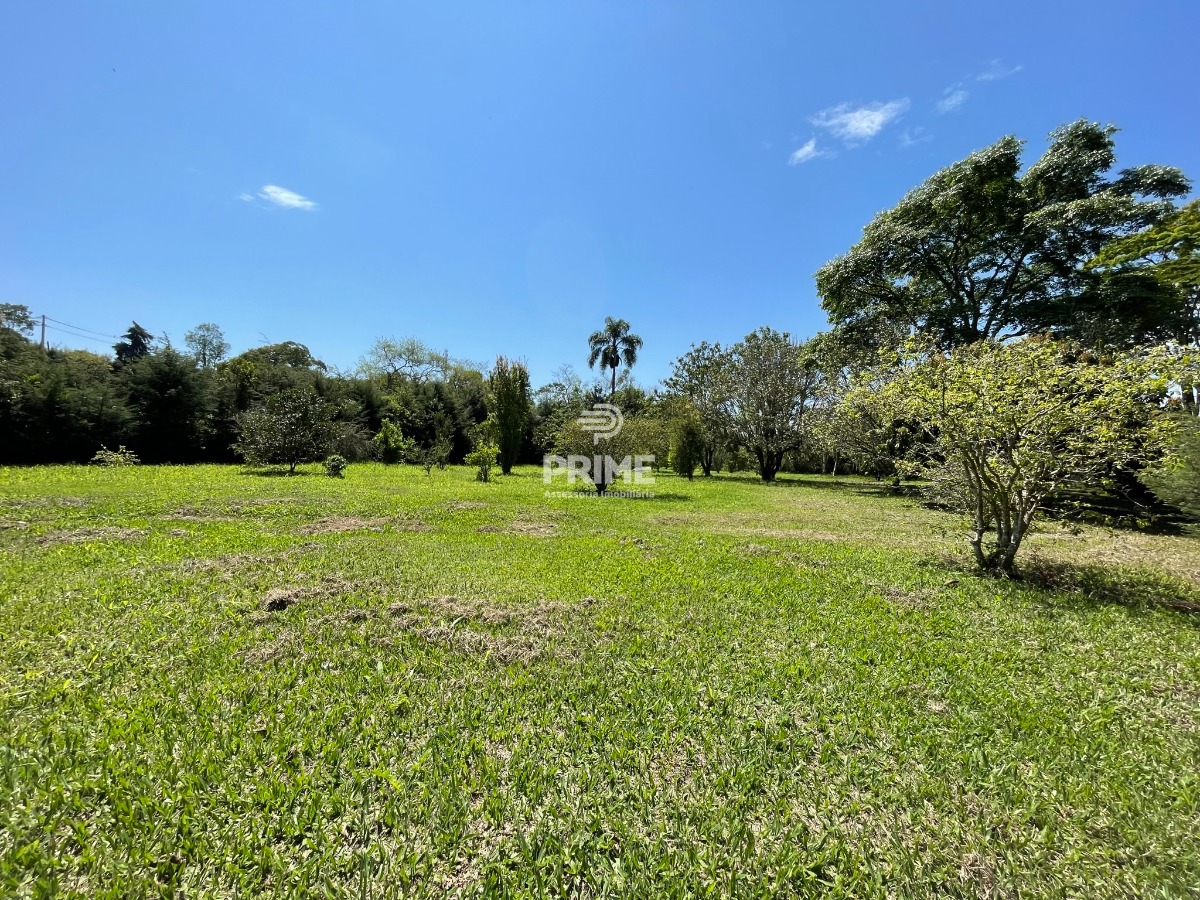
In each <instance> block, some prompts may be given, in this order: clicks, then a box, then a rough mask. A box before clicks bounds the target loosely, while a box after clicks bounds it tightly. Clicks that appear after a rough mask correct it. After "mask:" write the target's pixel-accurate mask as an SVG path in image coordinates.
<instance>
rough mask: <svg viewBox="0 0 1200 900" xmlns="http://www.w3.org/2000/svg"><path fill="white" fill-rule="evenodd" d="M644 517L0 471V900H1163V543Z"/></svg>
mask: <svg viewBox="0 0 1200 900" xmlns="http://www.w3.org/2000/svg"><path fill="white" fill-rule="evenodd" d="M652 489H653V490H655V491H656V492H657V493H658V496H657V497H656V498H655V499H653V500H606V501H597V500H594V499H590V500H574V499H547V498H544V497H543V491H544V486H543V485H542V482H541V472H540V469H539V470H534V469H526V470H521V471H519V472H518V473H517V474H515V475H514V476H512V477H508V478H504V479H501V480H500V481H499V482H497V483H493V484H479V483H476V482H475V481H474V480H472V478H471V474H470V473H469V472H468V471H467V470H465V469H457V470H456V469H449V470H446V471H445V472H437V471H435V472H434V473H433V474H432V476H431V477H426V475H425V474H424V472H422V471H421V470H420V469H418V468H415V467H402V468H386V467H383V466H373V465H360V466H353V467H352V468H351V469H350V472H349V474H348V477H347V478H346V479H344V480H335V479H329V478H325V477H320V476H318V475H315V474H310V475H306V476H303V477H295V478H285V477H264V476H258V475H253V474H248V473H244V472H243V471H242V470H240V469H238V468H236V467H216V466H207V467H206V466H197V467H189V468H169V467H163V468H156V467H143V468H130V469H115V470H104V469H94V468H71V467H63V468H39V469H7V470H0V548H2V549H3V557H2V561H0V587H2V589H3V593H2V595H0V717H2V720H3V726H2V727H0V736H2V737H0V895H2V896H48V895H64V896H65V895H79V896H96V897H101V896H104V897H139V896H159V895H166V896H171V895H175V896H188V897H192V896H210V897H234V896H264V895H265V896H356V897H357V896H371V897H379V896H421V897H442V896H459V895H464V896H466V895H473V896H513V897H518V896H546V895H553V896H578V897H599V896H614V897H650V896H654V897H701V896H755V897H788V896H800V897H805V896H818V895H819V896H828V897H855V898H859V897H909V896H913V897H919V896H931V895H939V896H968V897H989V896H996V897H1009V896H1011V897H1017V896H1020V897H1043V896H1044V897H1061V896H1074V897H1087V898H1102V897H1183V896H1198V894H1197V886H1198V885H1200V836H1198V835H1200V831H1198V828H1200V826H1198V824H1197V823H1198V822H1200V628H1198V624H1200V614H1197V613H1193V612H1188V611H1187V610H1186V609H1181V608H1170V606H1169V605H1163V604H1174V605H1175V606H1176V607H1187V606H1189V605H1196V604H1200V583H1197V581H1195V580H1193V579H1195V578H1198V577H1200V575H1197V572H1196V570H1197V568H1200V540H1197V539H1195V538H1186V537H1165V536H1158V537H1155V536H1146V535H1139V534H1134V533H1127V532H1126V533H1122V532H1113V531H1105V530H1099V529H1094V528H1087V529H1083V530H1082V531H1068V530H1064V529H1060V528H1057V527H1056V526H1051V527H1050V528H1049V529H1048V530H1047V531H1046V532H1045V533H1043V534H1041V535H1039V536H1038V537H1037V538H1036V540H1035V541H1034V542H1033V546H1032V547H1031V549H1032V550H1033V551H1034V552H1035V553H1036V554H1037V556H1038V558H1037V560H1036V562H1035V563H1033V564H1032V565H1031V567H1030V568H1031V570H1032V571H1034V572H1036V573H1037V575H1038V578H1037V579H1035V580H1032V581H1028V582H1023V583H1016V582H1001V581H996V580H989V579H982V578H976V577H973V576H972V575H971V574H970V573H969V572H968V571H967V570H966V568H965V557H964V556H963V554H962V549H963V547H964V545H963V542H962V537H961V532H960V528H959V523H958V522H957V520H956V519H954V518H953V517H951V516H948V515H946V514H943V513H938V512H933V511H930V510H926V509H923V508H922V507H920V506H919V505H917V504H916V503H915V502H914V501H912V500H910V499H906V498H902V497H892V496H887V495H884V494H880V493H878V492H877V491H876V490H875V489H874V488H873V487H872V486H871V485H870V484H868V483H866V482H856V481H852V480H846V481H833V480H830V479H819V478H801V479H795V478H793V479H786V480H784V481H783V483H781V484H778V485H775V486H765V485H762V484H758V483H755V482H754V481H753V480H751V479H749V478H733V477H719V478H716V479H713V480H712V481H702V480H699V479H697V480H696V481H695V482H691V483H689V482H687V481H685V480H682V479H678V478H674V477H660V478H659V480H658V483H657V484H656V485H655V486H654V487H653V488H652ZM1150 601H1155V602H1150Z"/></svg>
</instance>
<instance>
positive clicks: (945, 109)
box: [934, 88, 970, 115]
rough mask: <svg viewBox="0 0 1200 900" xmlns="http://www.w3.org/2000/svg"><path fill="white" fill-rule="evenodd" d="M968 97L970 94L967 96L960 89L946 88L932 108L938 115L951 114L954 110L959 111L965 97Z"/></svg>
mask: <svg viewBox="0 0 1200 900" xmlns="http://www.w3.org/2000/svg"><path fill="white" fill-rule="evenodd" d="M969 96H970V94H968V93H967V92H966V91H964V90H963V89H962V88H946V90H945V91H943V92H942V99H941V100H939V101H938V102H937V103H936V104H934V107H935V108H936V109H937V111H938V112H939V113H941V114H942V115H945V114H946V113H951V112H954V111H955V110H956V109H959V108H960V107H961V106H962V105H963V104H964V103H966V102H967V97H969Z"/></svg>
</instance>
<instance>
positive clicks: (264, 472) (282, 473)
mask: <svg viewBox="0 0 1200 900" xmlns="http://www.w3.org/2000/svg"><path fill="white" fill-rule="evenodd" d="M238 474H239V475H255V476H257V477H258V478H299V477H301V476H302V475H312V474H313V473H312V472H302V471H300V470H299V469H297V470H296V471H295V472H289V471H288V470H287V469H282V468H279V467H277V466H272V467H270V468H267V469H242V471H240V472H239V473H238Z"/></svg>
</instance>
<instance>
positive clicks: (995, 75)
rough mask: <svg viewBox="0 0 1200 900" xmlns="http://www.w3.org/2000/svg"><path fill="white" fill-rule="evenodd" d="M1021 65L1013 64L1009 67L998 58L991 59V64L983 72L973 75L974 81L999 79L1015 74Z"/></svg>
mask: <svg viewBox="0 0 1200 900" xmlns="http://www.w3.org/2000/svg"><path fill="white" fill-rule="evenodd" d="M1022 68H1024V67H1023V66H1013V67H1012V68H1009V67H1008V66H1006V65H1004V63H1003V62H1001V61H1000V60H998V59H993V60H992V62H991V64H990V65H989V66H988V67H987V69H986V70H985V71H983V72H980V73H979V74H978V75H976V76H975V80H976V81H999V80H1000V79H1001V78H1007V77H1008V76H1009V75H1016V74H1017V73H1018V72H1020V71H1021V69H1022Z"/></svg>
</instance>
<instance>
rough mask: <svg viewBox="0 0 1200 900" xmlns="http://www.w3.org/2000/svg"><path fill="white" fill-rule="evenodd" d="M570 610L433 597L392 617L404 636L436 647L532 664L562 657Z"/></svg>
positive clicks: (397, 609)
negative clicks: (560, 648)
mask: <svg viewBox="0 0 1200 900" xmlns="http://www.w3.org/2000/svg"><path fill="white" fill-rule="evenodd" d="M571 608H572V607H570V606H569V605H568V604H565V603H557V602H553V601H544V602H540V603H533V604H529V605H524V606H501V605H497V604H494V603H490V602H488V601H486V600H464V599H462V598H459V597H428V598H425V599H423V600H420V601H417V602H416V603H394V604H392V605H391V606H390V607H388V612H389V613H390V614H391V615H392V616H393V617H394V618H395V620H396V622H397V624H399V625H400V627H402V628H403V629H404V630H405V631H407V632H409V633H410V634H414V635H416V636H418V637H420V638H421V639H422V640H425V641H427V642H429V643H431V644H438V645H440V646H443V647H446V648H448V649H451V650H454V651H455V652H458V653H462V654H465V655H469V656H485V657H487V658H489V659H494V660H496V661H498V662H504V663H507V662H526V663H527V662H532V661H533V660H535V659H538V658H539V657H542V656H545V655H557V652H558V648H557V644H558V643H559V640H558V639H559V638H561V636H562V634H563V633H564V632H565V630H566V615H565V614H566V612H567V611H568V610H570V609H571ZM505 629H507V630H505Z"/></svg>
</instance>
